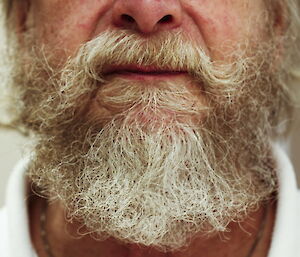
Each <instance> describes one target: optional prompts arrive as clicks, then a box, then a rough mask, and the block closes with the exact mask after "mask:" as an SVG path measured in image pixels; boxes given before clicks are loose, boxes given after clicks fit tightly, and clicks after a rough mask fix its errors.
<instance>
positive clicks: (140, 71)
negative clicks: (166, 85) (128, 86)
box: [104, 65, 187, 80]
mask: <svg viewBox="0 0 300 257" xmlns="http://www.w3.org/2000/svg"><path fill="white" fill-rule="evenodd" d="M186 74H187V71H184V70H171V69H161V68H158V67H154V66H138V65H126V66H112V67H109V68H108V69H106V70H105V71H104V75H105V76H107V77H111V76H119V77H123V78H129V79H135V80H147V79H152V80H153V79H169V78H173V77H177V76H181V75H186Z"/></svg>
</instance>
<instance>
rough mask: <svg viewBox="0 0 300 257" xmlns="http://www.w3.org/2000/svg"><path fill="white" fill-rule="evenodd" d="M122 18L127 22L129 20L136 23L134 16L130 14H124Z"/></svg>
mask: <svg viewBox="0 0 300 257" xmlns="http://www.w3.org/2000/svg"><path fill="white" fill-rule="evenodd" d="M121 19H122V20H123V21H125V22H128V23H134V22H135V20H134V18H132V17H131V16H130V15H127V14H122V15H121Z"/></svg>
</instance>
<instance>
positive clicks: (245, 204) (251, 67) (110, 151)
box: [14, 31, 288, 251]
mask: <svg viewBox="0 0 300 257" xmlns="http://www.w3.org/2000/svg"><path fill="white" fill-rule="evenodd" d="M245 45H246V44H245ZM273 50H274V49H273V48H272V46H271V45H270V44H262V45H260V46H255V45H254V44H250V43H249V44H248V45H247V46H241V47H240V49H239V50H238V51H236V52H235V53H234V54H232V55H231V56H230V58H228V59H226V60H225V61H220V62H213V61H211V60H210V58H209V57H208V56H207V55H206V54H205V53H204V51H203V50H202V49H201V48H199V47H198V46H197V45H196V44H194V43H192V41H191V40H189V39H187V38H185V37H184V36H183V35H181V34H172V33H163V34H161V35H158V36H154V37H152V38H151V39H143V38H140V37H139V36H138V35H136V34H134V33H131V32H128V31H117V32H110V31H108V32H106V33H103V34H101V35H99V37H97V38H95V39H93V40H91V41H90V42H88V43H86V44H84V45H83V46H82V47H81V48H80V49H79V50H78V53H77V54H76V55H75V56H74V57H72V58H70V59H69V60H68V61H67V62H66V63H65V64H64V65H63V66H62V67H60V66H55V65H52V64H51V58H50V57H49V56H48V57H45V56H47V51H45V52H44V53H43V55H41V53H40V52H38V53H36V52H35V53H31V54H30V55H29V56H30V59H31V61H30V62H28V63H29V66H26V65H25V66H24V65H23V66H22V65H16V66H15V69H14V85H15V90H16V91H17V92H18V94H19V96H20V102H21V103H22V108H19V109H20V110H21V111H20V112H19V113H18V125H19V126H23V127H24V128H25V129H27V130H28V131H30V132H32V134H33V135H34V137H35V141H36V144H35V147H34V154H33V155H32V157H31V161H30V165H29V167H28V170H27V174H28V176H29V177H30V179H31V181H32V182H33V183H34V184H35V185H36V186H37V187H38V188H39V190H40V193H43V194H45V195H46V196H47V197H48V198H49V199H51V200H59V201H61V202H62V203H63V204H64V206H65V208H66V210H67V211H68V217H69V218H70V219H76V220H79V221H80V222H81V223H82V225H83V226H85V227H86V228H88V230H89V232H90V233H93V234H94V236H97V237H98V238H100V239H102V240H103V239H106V238H108V237H114V238H116V239H119V240H121V241H123V242H127V243H138V244H143V245H146V246H150V245H151V246H153V247H156V248H158V249H160V250H162V251H173V250H176V249H179V248H181V247H183V246H185V245H187V243H188V242H189V240H191V238H192V237H193V236H195V235H196V234H201V235H202V236H209V235H212V234H214V233H216V232H221V231H226V227H227V225H228V224H229V223H230V222H232V221H240V220H242V219H244V218H245V217H246V216H247V214H248V213H249V212H250V211H252V210H254V209H255V208H257V207H258V205H259V204H260V203H261V202H262V201H264V200H266V199H268V198H269V197H270V196H271V194H272V193H274V192H275V191H276V188H277V180H276V174H275V169H276V165H275V162H274V160H273V157H272V153H271V147H270V140H271V136H272V133H273V132H274V129H273V127H274V126H275V125H276V124H278V121H279V120H280V118H281V117H282V115H283V113H284V111H285V110H286V109H287V108H285V106H286V105H287V104H286V102H287V98H288V97H287V94H286V92H285V89H284V88H283V87H280V86H279V85H278V83H276V75H275V74H274V72H272V67H271V65H270V63H271V61H270V59H268V58H271V57H272V53H273ZM41 56H44V57H45V58H44V59H42V60H41ZM229 60H230V61H229ZM132 64H133V65H141V66H154V67H157V68H159V69H162V70H174V71H186V72H187V74H189V79H187V80H186V81H185V82H184V83H182V84H180V83H179V84H176V83H172V82H165V81H163V80H162V81H157V82H143V83H140V82H132V81H128V80H126V79H120V78H118V77H114V76H112V77H111V76H110V75H111V74H110V72H109V70H107V67H112V66H125V65H132ZM97 110H103V112H98V111H97Z"/></svg>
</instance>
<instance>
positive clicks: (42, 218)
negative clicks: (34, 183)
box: [40, 201, 269, 257]
mask: <svg viewBox="0 0 300 257" xmlns="http://www.w3.org/2000/svg"><path fill="white" fill-rule="evenodd" d="M46 211H47V202H46V201H45V203H44V204H43V207H42V210H41V215H40V236H41V238H42V241H43V246H44V250H45V252H46V254H47V257H54V255H53V253H52V250H51V247H50V244H49V240H48V237H47V231H46V221H47V215H46ZM268 213H269V208H268V207H265V209H264V212H263V217H262V221H261V223H260V227H259V231H258V232H257V235H256V238H255V240H254V243H253V244H252V246H251V248H250V250H249V252H248V253H247V255H246V256H245V257H251V256H253V254H254V252H255V250H256V247H257V245H258V243H259V242H260V240H261V238H262V236H263V233H264V231H265V226H266V223H267V216H268V215H267V214H268Z"/></svg>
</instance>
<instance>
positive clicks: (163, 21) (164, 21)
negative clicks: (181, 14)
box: [158, 15, 173, 23]
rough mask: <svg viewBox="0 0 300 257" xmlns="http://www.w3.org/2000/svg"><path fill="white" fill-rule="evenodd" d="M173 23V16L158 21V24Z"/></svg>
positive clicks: (166, 16)
mask: <svg viewBox="0 0 300 257" xmlns="http://www.w3.org/2000/svg"><path fill="white" fill-rule="evenodd" d="M172 21H173V16H172V15H165V16H164V17H162V18H161V19H160V20H159V21H158V23H171V22H172Z"/></svg>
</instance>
